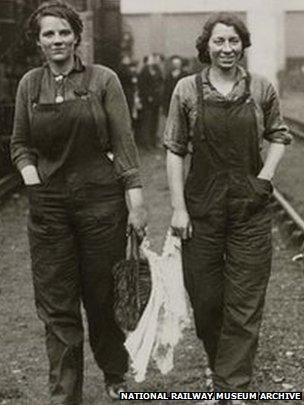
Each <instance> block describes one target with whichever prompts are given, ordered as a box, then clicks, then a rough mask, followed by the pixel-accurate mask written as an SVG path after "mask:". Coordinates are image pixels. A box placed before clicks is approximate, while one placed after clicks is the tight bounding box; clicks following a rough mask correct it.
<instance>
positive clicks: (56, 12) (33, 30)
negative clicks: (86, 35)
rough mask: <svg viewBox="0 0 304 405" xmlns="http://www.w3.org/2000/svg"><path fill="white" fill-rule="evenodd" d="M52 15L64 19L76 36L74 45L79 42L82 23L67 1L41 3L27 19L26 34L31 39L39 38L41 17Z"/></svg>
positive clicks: (54, 0) (55, 0) (56, 0)
mask: <svg viewBox="0 0 304 405" xmlns="http://www.w3.org/2000/svg"><path fill="white" fill-rule="evenodd" d="M46 16H53V17H58V18H63V19H64V20H66V21H67V22H68V23H69V24H70V26H71V28H72V30H73V32H74V34H75V37H76V41H77V42H76V47H77V46H78V45H79V44H80V42H81V34H82V31H83V23H82V21H81V18H80V16H79V14H78V13H77V11H76V10H75V9H74V8H73V7H72V6H70V5H69V4H67V3H64V2H62V1H60V0H51V1H46V2H44V3H42V4H41V5H40V6H39V7H38V8H37V9H36V10H35V11H34V12H33V13H32V14H31V15H30V17H29V19H28V21H27V27H26V28H27V36H28V38H29V39H30V40H32V41H37V40H38V39H39V32H40V20H41V18H42V17H46Z"/></svg>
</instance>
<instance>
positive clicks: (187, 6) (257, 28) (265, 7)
mask: <svg viewBox="0 0 304 405" xmlns="http://www.w3.org/2000/svg"><path fill="white" fill-rule="evenodd" d="M121 10H122V13H123V19H124V21H125V23H126V25H129V26H130V27H131V28H132V31H133V35H134V39H135V43H134V49H135V57H136V58H138V59H141V58H142V56H143V55H144V54H147V53H150V52H160V53H164V54H165V55H170V54H173V53H178V54H181V55H184V56H187V57H190V56H194V55H195V54H196V52H195V48H194V43H195V38H196V37H197V35H198V34H199V32H200V30H201V26H202V23H203V22H204V21H205V20H206V18H207V16H208V15H209V13H210V12H214V11H223V10H227V11H237V12H239V13H240V14H241V15H242V16H246V20H247V24H248V27H249V30H250V32H251V34H252V43H253V45H252V47H251V48H250V49H249V50H248V66H249V69H250V70H252V71H254V72H258V73H261V74H264V75H265V76H267V77H268V78H269V79H270V80H271V81H273V82H274V83H275V82H276V80H277V73H278V72H279V71H282V70H284V68H285V63H286V59H288V58H301V57H304V46H303V45H302V43H303V38H304V0H266V1H265V0H166V1H164V0H150V1H142V0H121Z"/></svg>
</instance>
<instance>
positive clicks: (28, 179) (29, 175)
mask: <svg viewBox="0 0 304 405" xmlns="http://www.w3.org/2000/svg"><path fill="white" fill-rule="evenodd" d="M21 175H22V178H23V181H24V184H25V185H26V186H34V185H36V184H41V180H40V178H39V174H38V171H37V168H36V166H34V165H27V166H25V167H24V168H23V169H21Z"/></svg>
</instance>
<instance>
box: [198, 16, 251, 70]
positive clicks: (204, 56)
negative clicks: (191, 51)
mask: <svg viewBox="0 0 304 405" xmlns="http://www.w3.org/2000/svg"><path fill="white" fill-rule="evenodd" d="M218 23H221V24H225V25H228V26H229V27H233V28H234V29H235V31H236V32H237V33H238V35H239V37H240V38H241V41H242V46H243V51H244V49H246V48H248V47H249V46H250V45H251V41H250V33H249V31H248V28H247V27H246V25H245V24H244V23H243V21H242V20H241V19H240V18H239V17H238V16H237V15H236V14H233V13H216V14H212V15H211V17H210V18H209V19H208V20H207V21H206V23H205V25H204V27H203V32H202V34H201V35H200V36H199V37H198V38H197V40H196V49H197V50H198V59H199V60H200V62H202V63H210V62H211V61H210V56H209V52H208V42H209V39H210V37H211V35H212V31H213V28H214V27H215V25H216V24H218Z"/></svg>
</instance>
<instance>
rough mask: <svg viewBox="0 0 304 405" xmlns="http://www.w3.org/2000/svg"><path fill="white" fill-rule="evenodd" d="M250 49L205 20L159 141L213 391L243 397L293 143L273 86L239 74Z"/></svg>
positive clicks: (237, 32)
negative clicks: (274, 211)
mask: <svg viewBox="0 0 304 405" xmlns="http://www.w3.org/2000/svg"><path fill="white" fill-rule="evenodd" d="M248 46H250V35H249V32H248V30H247V28H246V26H245V25H244V23H243V22H242V21H241V20H239V19H238V18H237V17H236V16H235V15H233V14H227V13H222V14H216V15H212V17H210V19H209V20H208V22H207V23H206V25H205V26H204V29H203V33H202V35H201V36H200V37H199V39H198V41H197V49H198V51H199V59H200V60H201V62H203V63H206V64H207V66H206V67H205V68H204V69H203V70H202V71H201V72H200V73H198V74H196V75H192V76H190V77H187V78H184V79H181V80H180V81H179V83H178V84H177V87H176V89H175V91H174V94H173V97H172V101H171V106H170V111H169V116H168V122H167V127H166V131H165V145H166V147H167V149H168V152H167V168H168V180H169V186H170V190H171V198H172V205H173V216H172V222H171V226H172V228H173V230H174V231H175V232H176V233H178V234H179V235H180V236H181V238H182V239H183V244H182V258H183V267H184V278H185V285H186V288H187V290H188V293H189V297H190V300H191V304H192V307H193V311H194V318H195V325H196V331H197V335H198V337H199V338H200V339H201V340H202V341H203V343H204V347H205V349H206V352H207V355H208V361H209V366H210V368H211V370H212V373H213V384H214V389H215V390H216V391H246V390H247V389H248V385H249V382H250V380H251V376H252V367H253V360H254V357H255V353H256V348H257V343H258V335H259V329H260V323H261V318H262V310H263V305H264V299H265V293H266V288H267V284H268V280H269V275H270V267H271V217H270V212H269V206H268V205H269V200H270V197H271V194H272V184H271V179H272V177H273V175H274V172H275V169H276V167H277V164H278V162H279V160H280V159H281V157H282V155H283V152H284V149H285V145H286V144H288V143H289V142H290V140H291V138H290V135H289V133H288V130H287V128H286V127H285V125H284V124H283V122H282V118H281V115H280V110H279V103H278V98H277V95H276V93H275V91H274V88H273V87H272V85H271V84H270V83H269V82H268V81H267V80H266V79H264V78H262V77H260V76H257V75H251V74H250V73H248V72H247V71H246V70H245V69H244V68H243V67H241V66H240V65H239V62H240V60H241V58H242V57H243V55H244V50H245V48H247V47H248ZM264 139H266V140H268V141H269V142H270V147H269V150H268V153H267V157H266V159H265V161H264V163H263V162H262V159H261V156H260V151H261V148H262V142H263V140H264ZM189 142H191V144H192V156H191V163H190V169H189V173H188V176H187V179H186V182H185V185H184V178H183V172H184V166H185V165H184V158H185V156H186V154H187V152H188V143H189ZM219 403H223V404H231V403H234V402H230V401H225V400H224V401H220V402H219Z"/></svg>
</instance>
